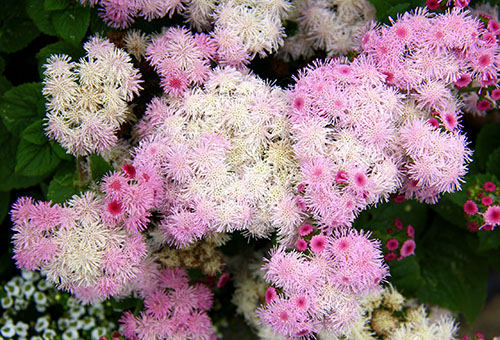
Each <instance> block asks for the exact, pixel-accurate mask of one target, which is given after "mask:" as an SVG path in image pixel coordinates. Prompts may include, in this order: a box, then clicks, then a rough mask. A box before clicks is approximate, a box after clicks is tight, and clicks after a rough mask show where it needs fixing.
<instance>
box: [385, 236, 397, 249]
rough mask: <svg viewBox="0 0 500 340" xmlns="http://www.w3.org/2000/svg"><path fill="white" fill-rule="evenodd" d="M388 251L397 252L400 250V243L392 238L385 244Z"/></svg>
mask: <svg viewBox="0 0 500 340" xmlns="http://www.w3.org/2000/svg"><path fill="white" fill-rule="evenodd" d="M385 246H386V247H387V249H388V250H395V249H398V247H399V241H398V240H396V239H395V238H391V239H390V240H388V241H387V243H386V244H385Z"/></svg>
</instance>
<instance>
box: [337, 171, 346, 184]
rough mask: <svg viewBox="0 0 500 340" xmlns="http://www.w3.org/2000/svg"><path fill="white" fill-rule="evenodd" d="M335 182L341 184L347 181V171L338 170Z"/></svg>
mask: <svg viewBox="0 0 500 340" xmlns="http://www.w3.org/2000/svg"><path fill="white" fill-rule="evenodd" d="M335 182H337V183H339V184H343V183H345V182H347V172H345V171H344V170H339V171H337V174H336V175H335Z"/></svg>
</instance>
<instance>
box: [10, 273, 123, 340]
mask: <svg viewBox="0 0 500 340" xmlns="http://www.w3.org/2000/svg"><path fill="white" fill-rule="evenodd" d="M3 290H4V292H5V296H4V297H3V298H2V299H1V306H2V309H3V310H4V311H3V314H2V315H1V316H0V339H4V338H5V339H11V338H15V339H18V340H28V339H29V340H53V339H54V340H55V339H62V340H78V339H99V338H100V337H101V336H103V335H105V334H107V333H111V332H113V331H115V330H117V329H118V326H117V325H116V324H115V323H114V322H111V321H108V320H106V313H105V307H104V305H103V304H101V303H96V304H93V305H92V306H84V305H82V304H81V303H80V302H78V301H77V300H76V299H74V298H72V297H70V296H69V295H68V294H66V293H61V292H58V291H57V290H56V289H55V287H54V286H53V285H52V284H51V283H49V282H48V281H46V280H45V279H44V278H42V277H41V275H40V274H39V273H38V272H35V271H26V270H22V271H21V276H15V277H13V278H12V279H10V281H8V282H7V283H6V284H5V285H4V289H3ZM33 307H34V309H35V310H36V311H37V312H38V313H39V314H38V315H37V317H36V319H34V320H32V322H31V321H29V320H19V319H18V318H19V317H20V316H19V315H20V314H21V313H23V315H25V314H24V312H25V311H27V310H30V309H33ZM49 308H60V309H64V312H63V314H62V315H61V317H60V318H58V319H57V320H56V319H54V318H53V316H51V314H49V313H47V311H48V309H49ZM44 313H45V314H44Z"/></svg>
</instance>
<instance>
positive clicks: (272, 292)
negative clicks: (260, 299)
mask: <svg viewBox="0 0 500 340" xmlns="http://www.w3.org/2000/svg"><path fill="white" fill-rule="evenodd" d="M277 297H278V294H277V293H276V289H274V287H269V288H267V290H266V303H267V304H269V303H271V302H273V301H274V299H276V298H277Z"/></svg>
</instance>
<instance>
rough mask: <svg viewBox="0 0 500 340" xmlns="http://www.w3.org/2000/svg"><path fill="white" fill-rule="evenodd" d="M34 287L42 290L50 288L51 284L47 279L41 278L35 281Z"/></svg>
mask: <svg viewBox="0 0 500 340" xmlns="http://www.w3.org/2000/svg"><path fill="white" fill-rule="evenodd" d="M36 287H37V288H38V290H41V291H44V290H47V289H49V288H52V287H53V285H52V284H51V283H50V282H49V281H47V280H45V279H43V280H40V281H39V282H38V283H37V285H36Z"/></svg>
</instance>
